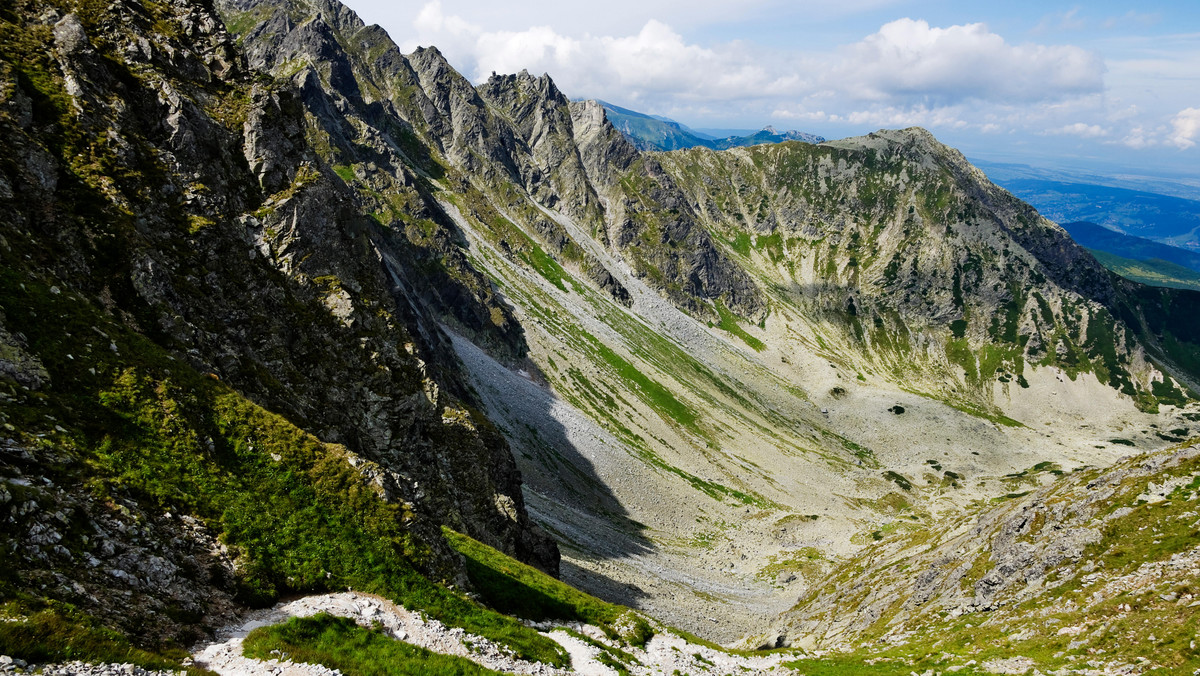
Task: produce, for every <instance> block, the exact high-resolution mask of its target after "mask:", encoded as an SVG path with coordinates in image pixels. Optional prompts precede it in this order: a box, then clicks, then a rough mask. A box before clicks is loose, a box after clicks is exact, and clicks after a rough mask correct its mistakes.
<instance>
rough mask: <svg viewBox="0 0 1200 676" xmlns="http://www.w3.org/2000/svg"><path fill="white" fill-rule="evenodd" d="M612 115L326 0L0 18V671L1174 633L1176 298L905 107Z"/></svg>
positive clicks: (1179, 500) (882, 656)
mask: <svg viewBox="0 0 1200 676" xmlns="http://www.w3.org/2000/svg"><path fill="white" fill-rule="evenodd" d="M617 112H620V111H617ZM615 119H616V118H615V116H614V115H613V113H612V112H610V111H609V110H607V109H606V106H605V105H604V104H601V103H600V102H597V101H572V100H570V99H568V98H567V97H566V96H564V95H563V93H562V92H560V91H559V89H558V88H557V86H556V85H555V83H554V82H553V80H552V79H551V78H550V77H549V76H541V77H535V76H532V75H530V74H529V73H528V72H521V73H518V74H515V75H493V76H492V77H490V78H489V79H488V80H486V81H484V82H481V83H478V84H472V83H471V82H470V81H469V80H467V79H466V78H465V77H463V76H462V75H461V74H460V73H458V72H457V71H456V70H455V69H454V68H453V67H452V66H451V65H450V63H449V62H448V61H447V60H446V59H445V57H444V56H443V55H442V54H441V52H439V51H438V50H437V49H436V48H433V47H426V48H419V49H417V50H416V51H414V52H412V53H410V54H404V53H402V52H401V51H400V50H399V49H398V48H397V47H396V45H395V44H394V43H393V42H392V41H391V39H390V38H389V37H388V36H387V34H386V33H385V32H384V31H383V30H382V29H380V28H379V27H377V26H368V25H366V24H364V23H363V22H362V21H361V20H360V19H359V17H358V16H357V15H355V14H354V13H353V12H352V11H351V10H349V9H348V8H347V7H345V6H344V5H341V4H340V3H339V2H337V0H218V2H216V3H215V5H214V4H212V3H209V2H208V1H207V0H178V2H171V3H160V2H154V1H152V0H117V1H116V2H111V3H83V2H81V3H72V4H61V3H56V2H50V1H49V0H18V1H17V2H15V3H13V4H12V5H11V6H10V7H7V8H3V9H0V138H3V139H4V146H5V148H6V150H7V152H6V153H5V154H4V157H3V159H2V160H0V202H2V203H3V208H4V213H5V214H6V215H5V216H4V218H3V219H0V260H2V261H3V264H2V265H0V397H2V400H0V426H2V427H3V432H0V449H2V450H3V455H2V456H0V519H3V521H4V523H5V529H4V531H3V532H2V533H0V599H2V601H3V606H2V607H3V613H4V618H5V621H4V622H2V623H0V653H3V654H5V655H7V656H9V657H12V658H14V659H20V660H23V661H25V662H29V663H36V662H41V663H48V662H62V661H66V660H74V659H80V660H84V661H87V662H132V663H135V664H139V665H142V666H144V667H148V668H154V669H172V670H178V669H181V668H188V669H191V670H193V671H200V670H201V669H203V668H211V669H214V670H218V671H220V670H221V669H224V667H221V666H220V664H224V663H218V662H215V661H213V660H214V659H215V658H213V657H212V656H211V655H212V653H211V651H210V652H205V649H201V648H197V649H196V650H195V651H191V652H194V654H191V655H189V652H190V651H189V650H188V649H189V648H191V647H192V646H194V645H201V646H204V645H207V644H208V643H211V642H214V641H220V640H225V638H227V637H228V636H230V635H233V636H235V638H239V639H240V638H242V637H243V636H244V638H245V640H246V644H245V649H246V650H247V654H250V653H254V651H255V650H258V651H259V652H257V653H254V654H256V655H259V656H260V657H263V658H265V659H272V658H271V657H270V655H272V653H271V652H270V651H272V650H274V651H276V652H275V653H274V654H275V655H276V657H275V659H279V660H285V657H284V655H283V653H287V654H288V655H291V656H294V657H296V656H298V655H304V656H305V657H304V661H318V662H321V663H322V664H325V665H326V667H329V668H338V669H341V670H342V671H343V673H368V672H370V671H371V670H370V669H367V668H365V667H361V666H360V663H359V662H355V661H354V660H365V659H368V657H369V656H371V655H376V652H375V651H378V654H386V655H390V657H388V658H387V660H385V661H387V663H389V664H391V665H392V666H391V667H390V668H394V669H398V670H399V671H401V672H405V671H406V670H407V671H408V672H413V673H422V672H430V671H431V670H432V669H433V667H430V666H428V665H429V664H432V662H428V661H429V660H435V659H440V658H445V659H450V655H455V656H456V657H455V658H454V659H457V660H461V661H460V662H453V665H454V666H453V667H447V669H450V671H448V673H492V672H489V671H486V669H494V670H503V671H522V672H523V673H571V671H570V670H572V669H574V670H575V671H579V672H584V673H639V674H640V673H647V674H648V673H655V670H671V671H675V670H678V672H679V673H689V674H691V673H709V670H710V667H713V668H715V665H716V664H718V663H719V664H720V665H721V667H720V668H721V669H725V670H728V671H739V672H746V671H749V672H755V671H757V672H760V673H762V672H768V671H770V670H774V671H775V672H776V673H779V672H780V671H782V670H785V669H791V670H793V671H795V672H797V673H810V674H820V673H867V672H868V670H869V672H870V673H880V674H892V673H904V674H907V673H909V672H910V671H914V670H921V671H925V670H936V671H943V670H945V671H955V672H958V673H985V672H987V673H1024V672H1026V671H1028V670H1029V669H1039V670H1042V671H1045V672H1050V671H1054V670H1060V671H1061V670H1070V669H1074V668H1075V667H1084V666H1085V664H1086V665H1090V666H1086V668H1087V669H1092V670H1094V673H1140V671H1138V670H1149V669H1151V668H1163V669H1175V670H1178V669H1182V668H1184V667H1185V666H1186V665H1190V664H1192V663H1194V662H1195V660H1196V659H1197V653H1196V649H1195V648H1193V647H1191V646H1190V644H1189V640H1190V639H1191V637H1192V630H1193V629H1194V623H1195V618H1196V615H1195V612H1194V607H1193V606H1192V605H1191V599H1192V596H1193V594H1194V592H1193V591H1192V587H1190V586H1189V584H1194V574H1193V572H1192V571H1194V570H1196V567H1195V566H1194V565H1193V563H1194V561H1196V560H1198V559H1197V554H1196V549H1195V547H1194V533H1193V532H1192V530H1191V528H1192V526H1191V524H1192V521H1193V520H1194V516H1195V511H1194V508H1195V500H1196V498H1197V497H1198V496H1197V495H1196V483H1197V482H1196V480H1195V477H1196V474H1197V469H1196V468H1195V463H1196V460H1195V448H1194V446H1193V445H1192V443H1193V442H1191V441H1189V440H1190V439H1192V437H1193V436H1195V435H1196V434H1197V430H1200V408H1198V407H1197V404H1196V402H1195V399H1196V395H1195V391H1196V388H1197V386H1198V385H1200V342H1197V336H1200V326H1198V325H1197V322H1200V313H1198V312H1197V309H1200V295H1198V294H1197V293H1196V292H1191V291H1187V290H1181V289H1168V288H1154V287H1148V286H1145V285H1142V284H1138V283H1136V282H1132V281H1129V280H1126V279H1123V278H1121V277H1119V276H1116V275H1114V274H1112V273H1111V272H1109V271H1108V270H1107V269H1105V267H1104V266H1103V265H1101V264H1100V263H1099V262H1098V261H1097V260H1096V258H1095V257H1094V256H1093V255H1092V254H1090V253H1089V252H1088V251H1087V250H1086V249H1085V248H1083V247H1081V246H1080V245H1079V244H1078V243H1076V242H1075V241H1074V240H1072V238H1071V237H1070V236H1069V234H1068V233H1067V231H1065V230H1064V229H1063V228H1061V227H1059V226H1058V225H1056V224H1055V223H1053V222H1051V221H1049V220H1047V219H1046V218H1044V217H1043V216H1042V215H1041V214H1039V212H1038V211H1037V210H1035V209H1034V208H1033V207H1031V206H1029V205H1028V204H1026V203H1025V202H1022V201H1021V200H1020V199H1018V198H1017V197H1015V196H1014V195H1013V194H1011V193H1010V192H1008V191H1006V190H1004V189H1002V188H1000V187H998V186H996V185H994V184H993V183H992V182H990V181H989V180H988V179H987V177H986V176H985V175H984V174H983V173H982V172H981V171H980V170H979V169H977V168H975V167H974V166H972V165H971V164H970V163H968V162H967V161H966V159H965V158H964V157H963V156H962V155H961V154H960V153H959V152H958V151H956V150H954V149H952V148H949V147H946V146H945V145H943V144H941V143H940V142H938V141H937V140H936V139H935V138H934V137H933V136H932V135H931V134H930V133H929V132H927V131H925V130H923V129H920V128H910V129H904V130H881V131H879V132H876V133H872V134H868V135H866V136H861V137H855V138H849V139H843V140H839V141H832V142H825V141H821V140H820V139H816V138H809V139H801V140H788V139H775V140H776V141H782V142H770V143H760V144H756V145H745V147H743V144H741V143H732V142H731V143H729V145H728V146H722V147H721V148H714V147H710V146H709V145H708V144H707V143H700V144H696V145H694V146H691V147H687V148H680V149H676V150H673V151H671V152H658V151H647V150H644V149H641V148H639V147H638V145H637V144H635V143H634V142H633V141H631V140H630V138H629V136H627V135H626V133H623V130H622V129H621V128H619V127H620V125H619V123H617V122H615ZM639 119H640V118H639ZM658 122H663V121H662V120H658ZM663 124H664V125H665V124H666V123H665V122H663ZM679 130H680V131H681V133H686V132H687V130H686V129H683V128H682V127H680V128H679ZM764 131H766V133H767V134H768V135H775V136H778V134H775V133H774V132H773V131H767V130H764ZM696 138H699V137H696ZM727 140H728V139H727ZM818 141H819V142H818ZM708 143H712V141H711V140H709V142H708ZM1131 454H1132V456H1131ZM556 578H557V579H556ZM564 583H566V584H564ZM347 588H350V589H351V590H353V592H354V593H355V594H361V595H363V596H364V597H366V598H370V599H373V600H370V601H369V602H366V601H363V600H362V598H359V597H354V599H357V600H354V599H351V600H350V601H348V602H349V603H353V604H354V608H355V609H354V612H355V613H359V615H356V616H357V617H360V618H361V624H362V625H363V626H362V627H359V626H358V625H354V624H353V623H350V622H342V621H339V620H337V619H336V618H330V617H329V616H318V617H317V618H314V619H309V620H303V621H302V620H295V621H292V622H290V623H289V624H286V625H282V627H276V628H271V627H268V626H261V625H265V624H270V623H268V622H265V620H264V621H260V620H258V619H255V618H263V617H267V615H262V614H255V613H263V612H266V611H260V610H254V609H258V608H263V607H268V606H274V605H275V604H276V603H277V602H280V601H286V600H289V599H293V598H295V597H303V599H308V600H310V601H311V602H312V603H315V604H326V605H324V606H320V607H328V608H333V607H335V606H336V607H344V604H345V603H346V602H347V601H345V597H335V595H334V594H333V592H342V590H345V589H347ZM366 595H370V596H369V597H367V596H366ZM303 599H302V600H303ZM330 599H333V600H330ZM338 599H341V600H338ZM337 604H342V605H340V606H339V605H337ZM400 607H403V608H404V609H407V610H406V611H405V612H407V611H415V612H419V613H421V615H420V617H418V618H417V619H418V620H419V621H417V622H412V621H411V619H410V620H406V621H407V622H409V624H407V625H404V626H406V627H408V628H407V629H396V628H395V627H396V626H399V625H396V622H397V621H398V620H395V618H397V617H401V615H402V613H400V612H399V608H400ZM279 608H283V606H282V605H281V606H277V607H276V611H273V612H282V611H281V610H279ZM385 610H386V612H385ZM272 617H274V616H272ZM371 618H375V619H373V620H372V619H371ZM1151 618H1154V620H1155V622H1154V624H1153V626H1151V625H1150V623H1149V620H1150V619H1151ZM385 620H386V621H385ZM389 623H391V624H389ZM418 626H420V627H423V628H424V629H422V630H421V631H425V629H429V628H430V627H432V628H433V629H434V630H436V632H435V633H436V634H437V636H436V640H432V639H431V640H430V642H429V643H428V644H427V647H430V646H432V647H433V648H434V650H433V651H432V653H428V651H427V652H426V653H419V652H414V651H416V649H415V648H409V647H407V646H409V645H410V644H412V643H414V642H415V641H416V638H415V637H416V635H417V629H416V627H418ZM388 627H392V628H391V629H389V628H388ZM439 627H440V629H439ZM251 630H253V632H252V631H251ZM355 632H361V633H355ZM247 633H249V635H248V636H246V635H245V634H247ZM397 637H399V638H400V639H401V641H400V642H397V641H396V640H395V639H396V638H397ZM406 639H407V641H408V642H407V643H406V642H405V640H406ZM718 643H720V644H725V645H727V646H733V647H736V648H740V649H744V650H742V651H738V650H732V649H730V648H724V647H722V646H720V645H717V644H718ZM255 646H260V647H261V649H260V648H256V647H255ZM346 646H353V651H352V652H353V653H354V654H353V655H350V654H349V653H348V652H347V651H348V650H349V649H348V648H346ZM397 646H400V647H397ZM301 651H303V652H301ZM427 653H428V654H427ZM364 656H368V657H364ZM296 659H297V660H299V659H301V658H300V657H296ZM370 659H380V660H382V659H383V658H376V657H370ZM423 660H424V661H423ZM505 660H509V661H505ZM539 662H540V663H541V664H540V665H539V664H537V663H539ZM10 663H11V662H10ZM6 664H8V663H6ZM416 665H425V666H416ZM480 665H483V666H480ZM73 668H78V669H83V667H73ZM271 668H275V667H271ZM280 668H282V667H280ZM1130 669H1133V670H1134V671H1130ZM839 670H841V671H839ZM847 670H849V671H847ZM1006 670H1007V671H1006ZM87 673H91V672H87ZM1063 673H1066V671H1063Z"/></svg>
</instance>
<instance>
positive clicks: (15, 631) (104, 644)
mask: <svg viewBox="0 0 1200 676" xmlns="http://www.w3.org/2000/svg"><path fill="white" fill-rule="evenodd" d="M0 654H3V655H8V656H10V657H14V658H18V659H22V660H25V661H27V662H31V663H48V662H67V661H72V660H80V661H84V662H110V663H116V664H124V663H129V664H136V665H137V666H139V667H142V668H145V669H150V670H170V671H178V670H180V669H183V668H184V667H182V666H181V661H182V660H183V659H184V658H185V657H187V651H186V650H184V649H182V648H178V647H176V648H165V649H161V650H157V651H148V650H143V649H140V648H137V647H135V646H134V645H132V644H131V643H130V642H129V639H127V638H126V637H124V636H122V635H121V634H118V633H117V632H115V631H113V630H111V629H108V628H106V627H104V626H103V625H101V624H100V623H99V622H98V621H97V620H96V619H95V618H92V617H90V616H88V615H86V614H84V613H81V612H79V611H78V610H77V609H76V608H75V607H74V606H71V605H70V604H67V603H60V602H57V601H42V600H16V599H14V600H9V601H6V602H5V603H4V604H3V605H0ZM187 671H188V673H189V674H209V673H211V672H209V671H206V670H204V669H198V668H195V667H187Z"/></svg>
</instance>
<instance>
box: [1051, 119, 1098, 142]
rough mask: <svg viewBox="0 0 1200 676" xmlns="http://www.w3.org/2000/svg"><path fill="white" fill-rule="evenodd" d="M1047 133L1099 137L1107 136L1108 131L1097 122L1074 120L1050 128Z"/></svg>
mask: <svg viewBox="0 0 1200 676" xmlns="http://www.w3.org/2000/svg"><path fill="white" fill-rule="evenodd" d="M1048 133H1051V134H1062V135H1065V136H1081V137H1083V138H1100V137H1102V136H1108V134H1109V131H1108V130H1107V129H1105V128H1104V127H1101V126H1100V125H1098V124H1087V123H1086V122H1076V123H1074V124H1068V125H1064V126H1062V127H1058V128H1057V129H1051V130H1049V132H1048Z"/></svg>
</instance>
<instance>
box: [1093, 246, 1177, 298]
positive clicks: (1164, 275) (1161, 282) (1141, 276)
mask: <svg viewBox="0 0 1200 676" xmlns="http://www.w3.org/2000/svg"><path fill="white" fill-rule="evenodd" d="M1088 251H1091V252H1092V255H1093V256H1095V257H1096V260H1098V261H1100V262H1101V263H1102V264H1103V265H1104V267H1106V268H1108V269H1109V270H1112V271H1113V272H1115V273H1117V274H1118V275H1121V276H1122V277H1124V278H1125V279H1128V280H1132V281H1134V282H1140V283H1142V284H1146V285H1148V286H1162V287H1167V288H1170V289H1192V290H1200V272H1196V271H1195V270H1192V269H1190V268H1185V267H1184V266H1182V265H1177V264H1175V263H1172V262H1170V261H1164V260H1162V259H1160V258H1150V259H1147V260H1134V259H1132V258H1125V257H1123V256H1118V255H1117V254H1114V253H1109V252H1107V251H1100V250H1099V249H1088Z"/></svg>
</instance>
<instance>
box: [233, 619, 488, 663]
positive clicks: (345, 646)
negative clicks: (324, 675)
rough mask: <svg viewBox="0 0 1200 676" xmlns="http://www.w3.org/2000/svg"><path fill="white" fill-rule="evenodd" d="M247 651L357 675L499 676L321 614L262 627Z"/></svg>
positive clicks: (245, 645)
mask: <svg viewBox="0 0 1200 676" xmlns="http://www.w3.org/2000/svg"><path fill="white" fill-rule="evenodd" d="M242 652H243V654H245V655H246V656H247V657H253V658H255V659H260V660H272V659H283V660H290V661H292V662H303V663H306V664H322V665H324V666H327V667H329V668H330V669H337V670H339V671H341V672H342V673H343V674H354V675H355V676H407V675H409V674H422V676H485V675H487V674H499V673H500V672H498V671H493V670H491V669H485V668H483V667H481V666H479V665H478V664H475V663H474V662H472V661H471V660H468V659H466V658H463V657H457V656H455V655H442V654H439V653H435V652H433V651H430V650H426V649H425V648H421V647H419V646H415V645H412V644H410V643H405V642H404V641H398V640H396V639H394V638H392V637H391V636H388V635H387V633H386V632H385V631H384V630H383V629H382V628H380V627H375V628H372V629H367V628H366V627H360V626H359V625H357V624H355V623H354V621H353V620H351V619H349V618H345V617H334V616H332V615H329V614H326V613H321V614H319V615H315V616H313V617H293V618H291V619H290V620H288V621H287V622H285V623H283V624H277V625H274V626H270V627H259V628H258V629H255V630H254V631H252V632H250V634H249V635H248V636H247V637H246V640H245V642H244V643H243V644H242Z"/></svg>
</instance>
